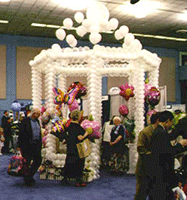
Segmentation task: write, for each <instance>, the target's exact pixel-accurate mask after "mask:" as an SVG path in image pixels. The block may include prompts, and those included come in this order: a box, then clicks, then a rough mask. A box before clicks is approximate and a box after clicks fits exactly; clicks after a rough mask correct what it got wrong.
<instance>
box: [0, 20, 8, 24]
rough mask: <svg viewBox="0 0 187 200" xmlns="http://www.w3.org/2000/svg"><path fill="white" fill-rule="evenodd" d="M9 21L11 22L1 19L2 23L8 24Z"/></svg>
mask: <svg viewBox="0 0 187 200" xmlns="http://www.w3.org/2000/svg"><path fill="white" fill-rule="evenodd" d="M8 22H9V21H7V20H0V23H1V24H8Z"/></svg>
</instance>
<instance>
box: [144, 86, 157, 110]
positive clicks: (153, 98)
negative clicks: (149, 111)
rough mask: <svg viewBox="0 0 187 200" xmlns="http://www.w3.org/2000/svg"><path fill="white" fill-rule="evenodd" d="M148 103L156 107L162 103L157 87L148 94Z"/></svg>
mask: <svg viewBox="0 0 187 200" xmlns="http://www.w3.org/2000/svg"><path fill="white" fill-rule="evenodd" d="M147 102H148V103H149V104H150V105H151V106H153V107H154V106H156V105H157V104H158V103H159V102H160V91H159V90H158V89H157V88H156V87H152V88H151V89H150V90H149V92H148V94H147Z"/></svg>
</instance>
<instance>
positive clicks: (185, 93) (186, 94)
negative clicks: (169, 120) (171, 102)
mask: <svg viewBox="0 0 187 200" xmlns="http://www.w3.org/2000/svg"><path fill="white" fill-rule="evenodd" d="M180 83H181V103H182V104H185V105H186V111H187V80H183V81H180Z"/></svg>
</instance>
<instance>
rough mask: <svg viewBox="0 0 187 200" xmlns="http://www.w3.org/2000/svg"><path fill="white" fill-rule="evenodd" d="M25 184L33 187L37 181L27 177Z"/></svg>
mask: <svg viewBox="0 0 187 200" xmlns="http://www.w3.org/2000/svg"><path fill="white" fill-rule="evenodd" d="M24 182H25V185H27V186H33V185H34V184H35V179H34V178H32V177H25V178H24Z"/></svg>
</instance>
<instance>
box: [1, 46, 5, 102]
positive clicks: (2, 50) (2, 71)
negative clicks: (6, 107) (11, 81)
mask: <svg viewBox="0 0 187 200" xmlns="http://www.w3.org/2000/svg"><path fill="white" fill-rule="evenodd" d="M0 61H1V65H0V88H1V89H0V99H6V45H0Z"/></svg>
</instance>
